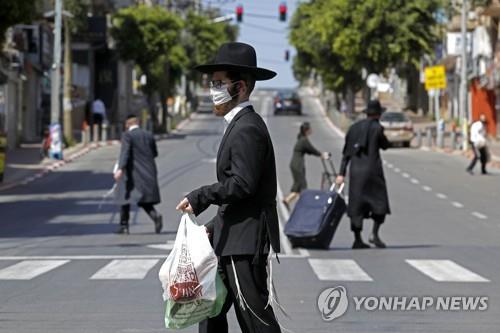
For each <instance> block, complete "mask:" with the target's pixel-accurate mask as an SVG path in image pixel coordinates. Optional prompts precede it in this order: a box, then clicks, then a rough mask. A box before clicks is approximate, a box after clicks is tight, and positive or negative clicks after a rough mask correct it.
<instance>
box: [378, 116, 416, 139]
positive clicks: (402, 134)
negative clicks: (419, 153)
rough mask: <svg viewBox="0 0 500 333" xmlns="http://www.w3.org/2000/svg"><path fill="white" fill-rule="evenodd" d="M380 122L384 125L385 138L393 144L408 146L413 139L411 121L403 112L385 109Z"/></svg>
mask: <svg viewBox="0 0 500 333" xmlns="http://www.w3.org/2000/svg"><path fill="white" fill-rule="evenodd" d="M380 124H381V125H382V126H383V127H384V133H385V136H386V137H387V139H388V140H389V141H390V142H391V143H392V144H394V145H396V144H401V145H402V146H403V147H410V143H411V140H412V139H413V136H414V134H413V123H412V122H411V120H410V118H408V116H407V115H405V114H404V113H403V112H398V111H387V112H384V113H382V116H381V117H380Z"/></svg>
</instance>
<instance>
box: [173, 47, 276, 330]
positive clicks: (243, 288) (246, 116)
mask: <svg viewBox="0 0 500 333" xmlns="http://www.w3.org/2000/svg"><path fill="white" fill-rule="evenodd" d="M197 69H198V70H199V71H201V72H203V73H207V74H211V76H212V81H211V88H210V94H211V96H212V99H213V102H214V113H215V115H217V116H219V117H224V122H225V125H226V127H225V131H224V136H223V138H222V141H221V144H220V146H219V151H218V154H217V167H216V168H217V180H218V182H217V183H215V184H212V185H207V186H202V187H200V188H198V189H196V190H194V191H192V192H191V193H189V194H188V195H187V196H186V198H184V199H183V200H182V201H181V202H180V203H179V205H178V206H177V209H180V210H183V211H185V212H189V213H194V214H195V215H198V214H200V213H202V212H203V211H204V210H205V209H207V208H208V207H209V206H210V205H217V206H219V209H218V211H217V215H216V216H215V217H214V218H213V220H212V221H211V222H210V223H209V226H208V227H207V230H208V231H209V233H210V234H211V235H212V237H213V247H214V250H215V253H216V255H217V256H219V271H220V272H221V276H222V278H223V280H224V283H225V285H226V287H227V289H228V297H227V299H226V303H225V304H224V307H223V310H222V312H221V314H220V315H219V316H217V317H214V318H210V319H208V320H206V321H204V322H202V323H200V327H199V331H200V332H203V333H208V332H213V333H225V332H228V324H227V319H226V313H227V311H229V309H230V307H231V305H232V304H233V303H234V304H235V311H236V316H237V318H238V323H239V325H240V327H241V330H242V332H243V333H250V332H262V333H275V332H280V327H279V325H278V323H277V321H276V318H275V315H274V312H273V309H272V307H271V306H266V304H267V301H268V296H269V289H268V286H267V283H266V282H267V271H266V267H267V262H266V258H267V255H268V253H269V251H270V247H272V249H273V250H274V251H275V252H276V253H278V252H279V250H280V242H279V231H278V230H279V228H278V215H277V211H276V189H277V182H276V165H275V159H274V149H273V144H272V142H271V138H270V136H269V132H268V130H267V127H266V124H265V123H264V121H263V119H262V118H261V117H260V115H258V114H257V113H256V112H255V110H254V109H253V107H252V105H251V104H250V102H249V98H250V94H251V93H252V90H253V89H254V86H255V81H256V80H268V79H271V78H273V77H274V76H275V75H276V73H274V72H272V71H270V70H267V69H263V68H259V67H257V57H256V54H255V50H254V48H253V47H251V46H250V45H247V44H243V43H227V44H224V45H222V46H221V47H220V49H219V51H218V53H217V55H216V58H215V60H214V62H213V63H211V64H207V65H202V66H198V67H197Z"/></svg>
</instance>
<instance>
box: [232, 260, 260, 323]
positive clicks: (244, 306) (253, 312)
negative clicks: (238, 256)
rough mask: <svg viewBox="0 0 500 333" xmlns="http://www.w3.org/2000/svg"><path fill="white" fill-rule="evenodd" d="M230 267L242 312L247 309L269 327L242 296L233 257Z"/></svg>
mask: <svg viewBox="0 0 500 333" xmlns="http://www.w3.org/2000/svg"><path fill="white" fill-rule="evenodd" d="M231 266H232V267H233V274H234V280H235V282H236V289H237V291H238V295H237V297H238V300H239V302H240V306H241V308H242V309H243V311H246V309H247V308H248V310H250V312H251V313H252V314H253V315H254V316H255V317H256V318H257V319H258V320H259V321H260V322H261V323H262V324H264V325H266V326H269V324H268V323H266V322H265V321H264V320H262V318H260V317H259V316H258V315H257V314H256V313H255V311H253V310H252V308H251V307H250V305H248V303H247V301H246V299H245V297H244V296H243V292H242V291H241V287H240V282H239V279H238V273H237V272H236V266H235V265H234V261H233V257H232V256H231Z"/></svg>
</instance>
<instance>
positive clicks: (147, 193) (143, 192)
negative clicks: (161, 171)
mask: <svg viewBox="0 0 500 333" xmlns="http://www.w3.org/2000/svg"><path fill="white" fill-rule="evenodd" d="M157 156H158V150H157V148H156V142H155V138H154V136H153V134H151V133H150V132H147V131H145V130H143V129H141V128H136V129H133V130H131V131H127V132H125V134H124V135H123V138H122V147H121V152H120V159H119V161H118V167H119V168H120V169H122V170H125V176H126V198H127V199H129V198H131V199H132V201H135V202H137V203H140V204H141V203H149V204H157V203H159V202H160V201H161V200H160V191H159V189H158V179H157V170H156V163H155V158H156V157H157Z"/></svg>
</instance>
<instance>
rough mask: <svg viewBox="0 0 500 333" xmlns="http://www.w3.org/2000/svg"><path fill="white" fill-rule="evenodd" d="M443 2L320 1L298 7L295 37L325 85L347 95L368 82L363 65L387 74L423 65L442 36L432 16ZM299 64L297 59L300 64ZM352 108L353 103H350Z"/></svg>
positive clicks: (310, 65)
mask: <svg viewBox="0 0 500 333" xmlns="http://www.w3.org/2000/svg"><path fill="white" fill-rule="evenodd" d="M440 3H441V1H440V0H413V1H407V0H363V1H361V0H356V1H354V0H316V1H312V2H309V3H302V4H301V5H299V7H298V9H297V11H296V13H295V15H294V17H293V18H292V21H291V26H290V27H291V33H290V41H291V43H292V44H293V45H294V46H295V47H296V48H297V50H298V53H299V54H302V56H303V57H304V55H307V57H308V59H310V63H309V64H307V66H306V68H305V69H304V68H299V67H297V68H296V73H297V75H299V76H300V75H302V74H303V73H302V74H299V73H300V71H303V70H307V68H315V69H316V70H317V71H318V73H319V74H320V75H321V76H322V78H323V81H324V82H325V84H326V86H327V87H328V88H330V89H332V90H334V91H336V92H341V93H343V94H345V93H346V92H347V93H349V92H351V94H350V95H351V97H352V98H353V94H352V92H354V91H356V90H358V89H359V88H361V87H363V86H364V82H363V80H362V77H361V71H362V69H363V68H364V69H366V70H367V71H368V72H374V73H384V72H385V71H386V70H387V69H388V68H391V67H396V66H399V65H404V64H412V65H415V66H418V64H419V62H420V58H421V57H422V56H423V55H424V54H430V53H432V48H433V46H434V44H435V43H436V42H437V40H438V36H437V33H436V29H434V28H435V26H436V21H435V18H434V16H433V14H434V13H435V11H436V10H437V9H438V8H440ZM299 65H300V62H297V66H299ZM348 105H349V107H350V109H351V110H352V108H353V103H352V101H351V103H348Z"/></svg>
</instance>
